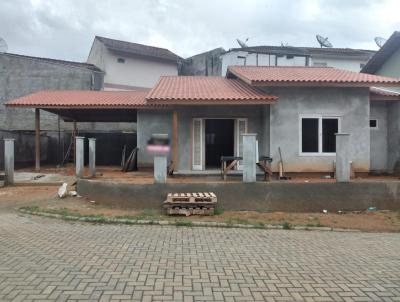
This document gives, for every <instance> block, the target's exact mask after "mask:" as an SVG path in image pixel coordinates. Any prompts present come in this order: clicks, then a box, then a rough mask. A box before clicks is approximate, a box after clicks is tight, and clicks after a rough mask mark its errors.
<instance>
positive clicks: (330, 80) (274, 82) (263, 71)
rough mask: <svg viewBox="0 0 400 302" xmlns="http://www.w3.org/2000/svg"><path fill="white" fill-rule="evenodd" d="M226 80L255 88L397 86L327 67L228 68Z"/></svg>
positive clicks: (399, 81)
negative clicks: (243, 82) (231, 78)
mask: <svg viewBox="0 0 400 302" xmlns="http://www.w3.org/2000/svg"><path fill="white" fill-rule="evenodd" d="M227 76H228V77H238V78H240V79H242V80H243V81H245V82H246V83H248V84H251V85H256V86H257V85H259V86H356V87H358V86H360V87H362V86H368V87H369V86H372V85H373V86H397V85H399V86H400V79H395V78H389V77H383V76H376V75H370V74H365V73H359V72H352V71H347V70H342V69H336V68H331V67H260V66H229V67H228V73H227Z"/></svg>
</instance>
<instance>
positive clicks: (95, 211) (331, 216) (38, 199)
mask: <svg viewBox="0 0 400 302" xmlns="http://www.w3.org/2000/svg"><path fill="white" fill-rule="evenodd" d="M57 190H58V187H57V186H15V187H6V188H2V189H0V211H1V212H5V211H15V210H17V209H18V208H20V207H27V206H38V207H40V208H41V209H44V210H52V211H58V210H59V211H61V210H64V209H67V210H68V212H71V213H76V214H80V215H104V216H112V217H117V216H132V217H138V218H139V217H140V218H146V219H153V220H160V219H177V217H169V216H165V215H163V214H162V213H161V210H160V211H155V210H150V209H149V210H132V209H120V208H107V207H104V206H101V205H98V204H96V203H93V202H91V201H90V200H87V199H85V198H83V197H66V198H63V199H60V198H58V197H57ZM218 212H219V214H218V215H214V216H192V217H187V218H185V219H188V220H200V221H217V222H230V223H251V224H257V223H263V224H283V223H289V224H291V225H293V226H295V225H302V226H327V227H334V228H350V229H359V230H362V231H367V232H400V211H397V212H396V211H376V212H361V213H352V212H349V213H345V214H338V213H328V214H324V213H284V212H255V211H223V209H219V211H218Z"/></svg>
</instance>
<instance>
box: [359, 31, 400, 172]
mask: <svg viewBox="0 0 400 302" xmlns="http://www.w3.org/2000/svg"><path fill="white" fill-rule="evenodd" d="M361 72H363V73H369V74H376V75H383V76H390V77H394V78H400V32H399V31H396V32H394V33H393V34H392V35H391V36H390V38H389V39H388V40H387V41H386V43H385V44H384V45H383V46H382V48H381V49H380V50H379V51H378V52H377V53H376V54H375V55H374V56H373V57H372V58H371V59H370V60H369V61H368V63H367V64H366V65H365V66H364V68H363V69H362V70H361ZM370 117H371V123H372V124H373V125H375V127H374V128H373V129H371V139H374V140H375V141H379V143H377V144H376V145H371V154H374V155H375V157H376V158H379V159H380V160H379V161H375V162H374V163H373V162H371V168H372V169H373V170H377V171H380V170H385V169H388V170H389V171H391V172H395V173H396V174H399V175H400V87H398V86H393V87H387V88H384V89H382V88H380V89H378V88H373V97H372V98H371V113H370ZM387 148H388V152H386V150H387Z"/></svg>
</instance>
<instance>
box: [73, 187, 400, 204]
mask: <svg viewBox="0 0 400 302" xmlns="http://www.w3.org/2000/svg"><path fill="white" fill-rule="evenodd" d="M77 191H78V193H79V195H81V196H84V197H86V198H88V199H90V200H95V201H96V202H98V203H99V204H101V205H106V206H111V207H120V208H134V209H149V208H155V209H160V208H161V207H162V202H163V201H164V200H165V199H166V197H167V194H168V193H171V192H214V193H215V194H216V195H217V197H218V206H219V207H221V208H223V209H225V210H253V211H287V212H321V211H322V210H323V209H326V210H328V211H329V212H336V211H339V210H352V211H356V210H357V211H360V210H366V209H367V208H368V207H370V206H375V207H377V208H378V209H379V210H399V209H400V183H399V182H398V181H393V182H364V183H362V182H350V183H297V184H294V183H260V182H258V183H251V184H246V183H199V182H197V183H169V184H168V183H167V184H131V183H129V184H121V183H116V182H104V181H96V180H79V181H78V184H77Z"/></svg>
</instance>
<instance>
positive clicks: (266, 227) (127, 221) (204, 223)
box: [18, 209, 361, 232]
mask: <svg viewBox="0 0 400 302" xmlns="http://www.w3.org/2000/svg"><path fill="white" fill-rule="evenodd" d="M18 211H19V212H21V213H23V214H29V215H36V216H42V217H48V218H57V219H62V220H69V221H81V222H90V223H102V224H126V225H172V226H187V227H191V226H193V227H216V228H239V229H260V230H261V229H262V230H284V228H283V226H281V225H273V224H265V225H253V224H239V223H233V224H230V223H226V222H215V221H184V220H176V221H168V220H146V219H137V220H134V219H125V218H108V217H87V216H83V217H79V216H71V215H66V216H65V215H60V214H53V213H47V212H41V211H30V210H26V209H19V210H18ZM286 230H297V231H300V230H301V231H322V232H361V231H360V230H356V229H340V228H330V227H307V226H294V227H292V228H290V229H286Z"/></svg>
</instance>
